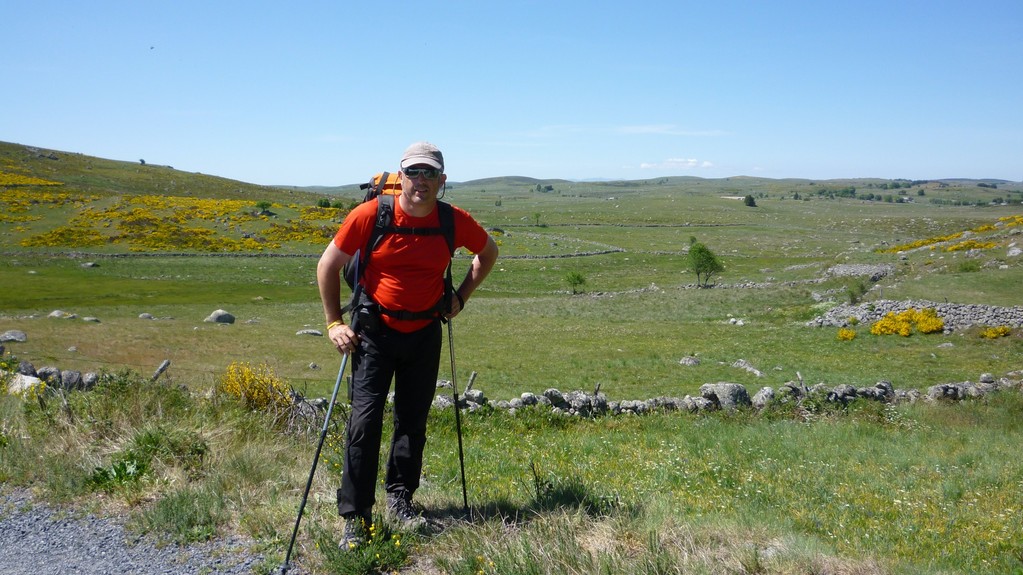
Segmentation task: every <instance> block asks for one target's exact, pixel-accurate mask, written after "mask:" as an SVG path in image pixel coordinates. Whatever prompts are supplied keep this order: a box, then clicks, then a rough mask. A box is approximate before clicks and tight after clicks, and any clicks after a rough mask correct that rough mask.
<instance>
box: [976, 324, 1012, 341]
mask: <svg viewBox="0 0 1023 575" xmlns="http://www.w3.org/2000/svg"><path fill="white" fill-rule="evenodd" d="M1010 333H1012V328H1011V327H1009V326H1007V325H1000V326H997V327H989V328H986V329H984V331H982V332H980V337H982V338H984V339H998V338H1000V337H1005V336H1007V335H1009V334H1010Z"/></svg>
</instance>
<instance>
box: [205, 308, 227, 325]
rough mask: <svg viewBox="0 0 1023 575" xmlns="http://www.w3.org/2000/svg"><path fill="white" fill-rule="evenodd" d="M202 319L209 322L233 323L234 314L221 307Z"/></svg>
mask: <svg viewBox="0 0 1023 575" xmlns="http://www.w3.org/2000/svg"><path fill="white" fill-rule="evenodd" d="M203 321H205V322H210V323H234V316H233V315H231V314H229V313H227V312H226V311H224V310H222V309H218V310H217V311H215V312H213V313H211V314H210V315H208V316H207V317H206V319H204V320H203Z"/></svg>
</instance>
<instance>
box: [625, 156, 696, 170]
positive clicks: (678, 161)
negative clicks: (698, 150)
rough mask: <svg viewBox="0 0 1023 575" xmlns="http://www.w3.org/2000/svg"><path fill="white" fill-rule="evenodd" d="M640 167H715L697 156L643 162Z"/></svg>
mask: <svg viewBox="0 0 1023 575" xmlns="http://www.w3.org/2000/svg"><path fill="white" fill-rule="evenodd" d="M639 167H640V168H641V169H644V170H693V169H705V168H713V167H714V164H713V163H711V162H708V161H707V160H698V159H696V158H668V159H667V160H664V161H663V162H643V163H642V164H640V165H639Z"/></svg>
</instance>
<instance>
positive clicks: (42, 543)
mask: <svg viewBox="0 0 1023 575" xmlns="http://www.w3.org/2000/svg"><path fill="white" fill-rule="evenodd" d="M257 566H262V567H263V569H264V570H265V568H266V566H265V565H263V557H262V556H261V555H259V554H256V553H253V552H252V551H251V550H250V549H249V548H248V546H247V545H246V543H245V542H244V541H241V540H238V539H227V540H224V541H217V542H213V543H204V544H195V545H189V546H187V547H183V546H177V545H172V544H168V545H162V546H160V545H157V543H156V541H154V540H153V539H152V538H150V537H142V538H140V537H138V536H136V535H133V534H131V533H129V532H127V531H125V529H124V525H123V522H122V521H121V520H120V519H118V518H100V517H96V516H94V515H91V514H90V515H87V514H84V513H77V512H73V511H70V512H69V511H66V510H63V509H61V508H55V507H51V506H49V505H46V504H41V503H37V502H34V501H33V500H32V499H31V498H30V497H29V496H28V494H27V493H26V492H24V491H22V490H14V489H11V488H10V487H9V486H6V485H3V484H0V573H4V575H72V574H74V575H121V574H132V575H179V574H180V575H196V574H206V575H248V574H251V573H256V572H257V571H255V570H254V569H255V568H256V567H257ZM288 574H289V575H301V574H300V571H299V570H298V569H297V568H292V569H291V570H289V572H288Z"/></svg>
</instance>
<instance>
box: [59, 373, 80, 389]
mask: <svg viewBox="0 0 1023 575" xmlns="http://www.w3.org/2000/svg"><path fill="white" fill-rule="evenodd" d="M60 386H61V387H62V388H64V389H67V390H72V389H82V372H80V371H74V370H71V369H65V370H63V371H61V372H60Z"/></svg>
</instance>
